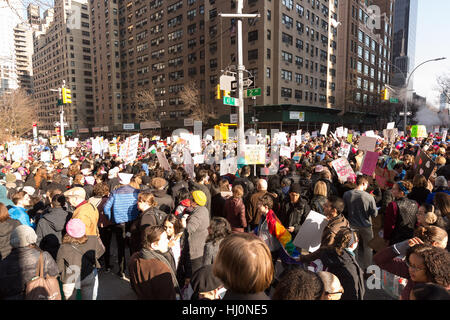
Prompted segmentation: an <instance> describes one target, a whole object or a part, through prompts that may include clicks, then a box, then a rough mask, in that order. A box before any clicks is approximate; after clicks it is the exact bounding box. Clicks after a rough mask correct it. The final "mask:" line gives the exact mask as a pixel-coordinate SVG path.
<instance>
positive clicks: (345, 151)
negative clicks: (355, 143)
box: [338, 141, 352, 158]
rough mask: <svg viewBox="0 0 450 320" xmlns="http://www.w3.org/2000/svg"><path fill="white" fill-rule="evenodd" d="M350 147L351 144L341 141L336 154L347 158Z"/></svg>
mask: <svg viewBox="0 0 450 320" xmlns="http://www.w3.org/2000/svg"><path fill="white" fill-rule="evenodd" d="M351 148H352V146H351V145H350V144H348V143H345V142H343V141H342V142H341V147H340V148H339V152H338V156H339V157H344V158H347V157H348V154H349V153H350V149H351Z"/></svg>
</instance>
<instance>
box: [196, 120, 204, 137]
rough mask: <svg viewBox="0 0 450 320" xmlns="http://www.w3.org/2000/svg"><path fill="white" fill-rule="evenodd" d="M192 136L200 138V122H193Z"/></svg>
mask: <svg viewBox="0 0 450 320" xmlns="http://www.w3.org/2000/svg"><path fill="white" fill-rule="evenodd" d="M194 135H198V136H200V137H201V136H202V122H201V121H197V120H194Z"/></svg>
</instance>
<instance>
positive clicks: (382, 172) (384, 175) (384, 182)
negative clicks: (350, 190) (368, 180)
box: [375, 167, 397, 189]
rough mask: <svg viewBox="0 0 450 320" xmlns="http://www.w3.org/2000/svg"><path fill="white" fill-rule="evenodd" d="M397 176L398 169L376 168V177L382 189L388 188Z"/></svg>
mask: <svg viewBox="0 0 450 320" xmlns="http://www.w3.org/2000/svg"><path fill="white" fill-rule="evenodd" d="M396 176H397V171H395V170H387V169H383V168H380V167H376V168H375V179H376V180H377V183H378V185H379V186H380V188H381V189H386V188H387V187H390V185H391V184H392V183H393V182H394V178H395V177H396Z"/></svg>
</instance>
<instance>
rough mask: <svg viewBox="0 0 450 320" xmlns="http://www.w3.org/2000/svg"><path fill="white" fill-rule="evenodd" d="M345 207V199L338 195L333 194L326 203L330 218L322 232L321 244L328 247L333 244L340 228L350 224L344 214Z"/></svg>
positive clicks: (326, 211)
mask: <svg viewBox="0 0 450 320" xmlns="http://www.w3.org/2000/svg"><path fill="white" fill-rule="evenodd" d="M344 208H345V203H344V201H343V200H342V199H341V198H338V197H336V196H331V197H330V199H329V200H328V201H327V202H326V203H325V205H324V207H323V209H324V214H325V216H326V217H327V220H328V225H327V226H326V227H325V229H324V230H323V232H322V241H321V246H323V247H326V246H331V245H333V243H334V238H335V237H336V234H337V233H338V232H339V230H341V229H342V228H346V227H349V226H350V224H349V223H348V220H347V219H345V217H344V215H343V214H342V213H343V212H344Z"/></svg>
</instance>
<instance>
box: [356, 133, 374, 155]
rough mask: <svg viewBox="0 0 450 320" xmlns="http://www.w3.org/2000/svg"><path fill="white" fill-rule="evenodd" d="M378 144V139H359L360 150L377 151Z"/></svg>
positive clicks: (366, 137)
mask: <svg viewBox="0 0 450 320" xmlns="http://www.w3.org/2000/svg"><path fill="white" fill-rule="evenodd" d="M376 143H377V138H374V137H368V136H365V137H364V136H363V137H361V138H360V139H359V148H358V149H359V150H363V151H372V152H373V151H375V145H376Z"/></svg>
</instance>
